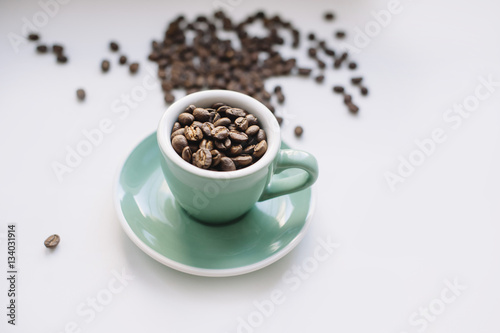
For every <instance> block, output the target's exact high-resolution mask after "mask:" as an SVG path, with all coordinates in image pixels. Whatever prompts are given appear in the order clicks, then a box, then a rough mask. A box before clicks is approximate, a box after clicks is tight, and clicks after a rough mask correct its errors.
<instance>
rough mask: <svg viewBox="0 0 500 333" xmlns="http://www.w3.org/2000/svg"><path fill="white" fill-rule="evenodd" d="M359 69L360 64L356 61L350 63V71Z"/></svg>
mask: <svg viewBox="0 0 500 333" xmlns="http://www.w3.org/2000/svg"><path fill="white" fill-rule="evenodd" d="M356 68H358V64H356V63H355V62H354V61H352V62H350V63H349V69H356Z"/></svg>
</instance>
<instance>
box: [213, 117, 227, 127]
mask: <svg viewBox="0 0 500 333" xmlns="http://www.w3.org/2000/svg"><path fill="white" fill-rule="evenodd" d="M230 124H231V119H229V118H227V117H224V118H220V119H219V120H217V121H216V122H214V126H215V127H218V126H229V125H230Z"/></svg>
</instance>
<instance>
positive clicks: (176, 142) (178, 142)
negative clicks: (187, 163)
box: [172, 135, 188, 154]
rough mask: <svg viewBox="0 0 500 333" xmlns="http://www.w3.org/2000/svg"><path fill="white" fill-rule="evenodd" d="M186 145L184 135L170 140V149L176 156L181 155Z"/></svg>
mask: <svg viewBox="0 0 500 333" xmlns="http://www.w3.org/2000/svg"><path fill="white" fill-rule="evenodd" d="M187 145H188V142H187V139H186V137H185V136H184V135H176V136H174V138H173V139H172V147H173V148H174V150H175V151H176V152H177V154H181V153H182V150H183V149H184V147H186V146H187Z"/></svg>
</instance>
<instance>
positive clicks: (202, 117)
mask: <svg viewBox="0 0 500 333" xmlns="http://www.w3.org/2000/svg"><path fill="white" fill-rule="evenodd" d="M193 116H194V118H195V119H196V120H198V121H201V122H205V121H208V120H209V119H210V112H208V110H207V109H203V108H196V109H194V110H193Z"/></svg>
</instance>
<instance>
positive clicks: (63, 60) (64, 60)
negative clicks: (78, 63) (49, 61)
mask: <svg viewBox="0 0 500 333" xmlns="http://www.w3.org/2000/svg"><path fill="white" fill-rule="evenodd" d="M56 59H57V62H58V63H61V64H65V63H67V62H68V57H66V56H65V55H62V54H61V55H58V56H57V58H56Z"/></svg>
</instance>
